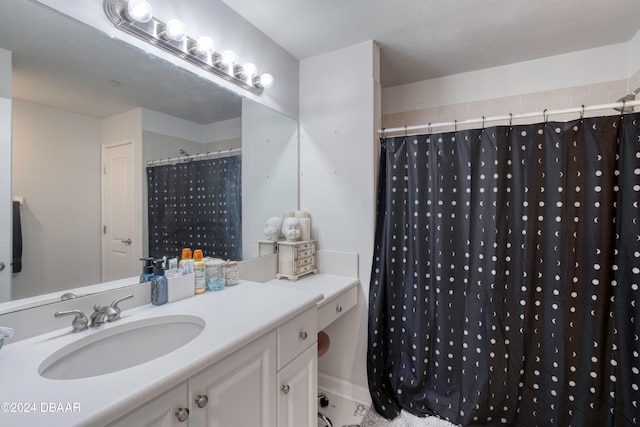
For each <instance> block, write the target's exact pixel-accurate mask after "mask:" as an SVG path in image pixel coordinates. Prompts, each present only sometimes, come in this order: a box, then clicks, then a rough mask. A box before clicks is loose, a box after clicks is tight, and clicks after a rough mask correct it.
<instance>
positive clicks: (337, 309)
mask: <svg viewBox="0 0 640 427" xmlns="http://www.w3.org/2000/svg"><path fill="white" fill-rule="evenodd" d="M336 313H342V306H341V305H337V306H336Z"/></svg>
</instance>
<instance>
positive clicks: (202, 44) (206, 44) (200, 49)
mask: <svg viewBox="0 0 640 427" xmlns="http://www.w3.org/2000/svg"><path fill="white" fill-rule="evenodd" d="M215 50H216V44H215V43H214V42H213V40H212V39H211V37H207V36H202V37H200V38H199V39H198V41H197V42H196V45H195V51H196V53H198V54H200V55H211V54H212V53H213V52H214V51H215Z"/></svg>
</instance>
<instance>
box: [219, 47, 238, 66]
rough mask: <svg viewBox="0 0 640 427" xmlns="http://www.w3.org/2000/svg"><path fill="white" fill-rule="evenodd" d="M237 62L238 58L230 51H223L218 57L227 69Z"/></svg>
mask: <svg viewBox="0 0 640 427" xmlns="http://www.w3.org/2000/svg"><path fill="white" fill-rule="evenodd" d="M237 60H238V56H237V55H236V53H235V52H234V51H232V50H225V51H224V52H222V55H221V56H220V61H221V62H222V64H223V65H225V66H227V67H228V66H231V65H233V64H235V63H236V61H237Z"/></svg>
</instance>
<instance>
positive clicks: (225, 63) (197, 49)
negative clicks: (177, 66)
mask: <svg viewBox="0 0 640 427" xmlns="http://www.w3.org/2000/svg"><path fill="white" fill-rule="evenodd" d="M130 2H137V3H140V2H141V1H140V0H104V3H103V8H104V13H105V14H106V15H107V17H108V18H109V20H110V21H111V22H112V23H113V25H114V26H115V27H116V28H119V29H120V30H122V31H124V32H125V33H128V34H131V35H132V36H135V37H137V38H139V39H141V40H144V41H146V42H147V43H149V44H152V45H154V46H157V47H159V48H160V49H162V50H164V51H166V52H169V53H171V54H173V55H175V56H177V57H179V58H182V59H183V60H185V61H187V62H189V63H191V64H193V65H196V66H198V67H200V68H202V69H204V70H206V71H208V72H210V73H212V74H215V75H216V76H218V77H222V78H223V79H225V80H227V81H230V82H232V83H235V84H236V85H238V86H240V87H241V88H243V89H246V90H248V91H250V92H252V93H254V94H256V95H260V94H262V92H263V91H264V89H265V88H268V87H271V85H272V84H273V77H272V76H271V74H262V75H257V71H256V67H255V65H253V64H251V63H248V64H245V65H244V66H241V65H239V64H237V63H236V58H235V54H234V53H233V52H232V51H224V52H223V53H222V54H219V53H217V52H215V51H214V44H213V41H212V40H211V39H210V38H208V37H201V38H199V39H198V40H194V39H192V38H191V37H189V36H188V35H186V32H184V27H183V26H182V23H181V22H180V21H177V20H170V21H169V22H167V23H164V22H162V21H160V20H159V19H156V18H155V17H153V16H152V15H151V11H150V6H149V12H148V15H147V17H145V18H144V19H143V20H142V21H140V20H136V16H132V14H131V13H129V10H128V6H129V3H130ZM142 2H143V3H146V1H142ZM147 6H148V3H147ZM176 21H177V22H176ZM169 23H171V26H169V25H168V24H169ZM179 30H182V34H180V31H179ZM203 46H204V47H203Z"/></svg>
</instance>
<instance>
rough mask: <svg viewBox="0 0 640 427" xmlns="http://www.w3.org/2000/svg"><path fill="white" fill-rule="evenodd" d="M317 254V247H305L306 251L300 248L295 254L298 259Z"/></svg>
mask: <svg viewBox="0 0 640 427" xmlns="http://www.w3.org/2000/svg"><path fill="white" fill-rule="evenodd" d="M315 254H316V251H315V249H305V250H304V251H302V250H300V248H298V251H297V254H296V256H295V258H296V259H300V258H306V257H312V256H314V255H315Z"/></svg>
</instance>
